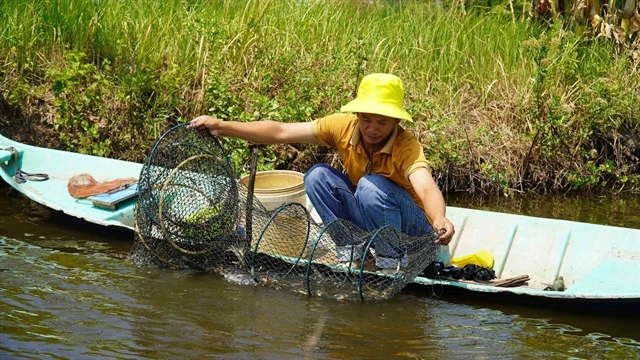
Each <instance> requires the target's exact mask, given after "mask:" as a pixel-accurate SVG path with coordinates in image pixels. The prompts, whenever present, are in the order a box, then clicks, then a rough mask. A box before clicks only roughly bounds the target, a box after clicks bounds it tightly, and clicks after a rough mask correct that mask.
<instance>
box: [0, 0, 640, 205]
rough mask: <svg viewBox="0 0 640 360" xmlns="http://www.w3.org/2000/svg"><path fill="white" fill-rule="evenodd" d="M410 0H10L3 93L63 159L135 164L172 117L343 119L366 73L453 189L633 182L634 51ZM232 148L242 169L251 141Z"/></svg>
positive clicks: (304, 150) (292, 162)
mask: <svg viewBox="0 0 640 360" xmlns="http://www.w3.org/2000/svg"><path fill="white" fill-rule="evenodd" d="M401 4H402V5H401V6H393V4H392V5H387V6H382V5H379V6H370V7H363V6H360V4H358V3H357V2H356V1H354V2H350V1H269V0H262V1H258V0H254V1H231V0H228V1H187V0H181V1H178V0H167V1H146V0H144V1H143V0H125V1H118V0H66V1H62V0H60V1H56V0H37V1H33V2H24V1H19V0H5V1H3V2H2V3H1V4H0V23H2V24H4V25H3V26H2V27H0V84H2V88H1V90H0V96H2V97H3V98H4V99H5V101H6V102H7V104H8V106H9V107H11V108H12V109H16V110H19V112H20V113H21V114H23V115H24V116H29V117H33V118H42V119H45V118H47V119H49V118H50V119H52V120H51V121H50V122H49V123H48V124H50V125H51V126H50V127H51V131H52V134H53V135H54V136H56V137H58V138H59V139H60V141H61V142H62V145H63V147H65V148H67V149H70V150H74V151H80V152H87V153H94V154H98V155H103V156H113V157H119V158H125V159H129V160H136V161H142V160H143V159H144V157H145V155H146V153H147V152H148V150H149V146H150V144H151V143H152V142H153V140H155V139H156V138H157V137H159V136H160V135H161V134H162V132H164V131H165V130H166V129H167V128H168V126H170V125H172V124H174V123H176V122H182V121H186V120H188V119H190V118H192V117H195V116H197V115H199V114H202V113H210V114H214V115H216V116H218V117H220V118H223V119H234V120H240V121H254V120H257V119H273V120H279V121H289V122H291V121H308V120H310V119H313V118H316V117H320V116H324V115H327V114H330V113H332V112H335V111H338V109H339V108H340V106H341V105H343V104H344V103H346V102H347V101H349V100H350V99H351V98H352V97H353V96H354V95H355V91H356V89H357V84H358V82H359V80H360V79H361V78H362V76H363V74H366V73H370V72H392V73H394V74H396V75H398V76H400V77H401V78H402V79H403V80H404V84H405V91H406V104H407V107H408V109H409V110H410V112H411V113H412V114H413V115H414V118H415V119H416V124H415V126H414V127H413V128H412V130H413V131H414V132H415V133H416V135H417V136H418V137H419V138H420V140H421V141H422V142H423V144H424V147H425V153H426V154H427V156H428V158H429V159H430V161H431V162H432V165H433V169H434V175H435V176H436V178H437V180H438V182H439V183H440V185H441V186H443V187H445V188H447V189H449V190H469V191H473V190H476V189H480V190H483V191H500V192H504V193H509V192H511V191H514V190H531V189H532V190H545V191H546V190H566V189H589V188H594V187H595V188H597V187H602V186H605V187H613V188H625V189H638V188H639V187H640V179H639V175H638V174H639V173H640V169H639V167H638V165H637V160H635V161H636V162H635V163H634V160H633V159H634V158H636V157H637V156H639V155H640V154H639V152H640V150H639V149H638V146H640V145H638V146H636V145H635V143H634V141H635V140H633V139H637V138H638V136H640V130H639V128H640V124H639V121H638V118H637V116H635V115H634V114H638V113H639V112H640V105H639V104H640V99H638V96H639V95H638V94H637V93H636V92H635V90H634V89H637V88H639V87H640V80H638V79H640V76H639V75H640V74H638V72H639V70H638V67H637V64H633V63H630V62H629V61H628V58H627V56H628V52H625V50H624V49H622V48H619V47H616V46H614V45H613V44H611V43H609V42H608V41H606V40H602V39H592V38H591V37H588V36H584V35H583V36H577V35H575V34H572V33H570V32H566V31H565V30H564V28H563V26H562V24H561V23H557V24H553V25H551V26H548V27H547V26H542V25H537V24H536V23H534V22H532V21H531V20H529V19H524V18H520V17H517V16H516V17H515V18H514V17H513V16H512V14H511V13H509V12H508V11H504V7H496V8H494V9H491V10H490V11H487V10H485V9H480V8H477V9H473V8H467V9H465V11H462V10H461V9H459V8H450V9H444V10H438V9H437V8H436V7H432V6H430V5H429V3H428V2H422V1H403V2H401ZM42 104H44V106H43V105H42ZM225 146H227V149H228V150H229V151H230V153H231V155H232V157H233V158H234V160H235V161H236V163H237V164H238V166H242V165H243V164H245V163H246V161H247V160H248V159H249V152H248V149H247V146H246V143H244V142H243V141H237V140H231V139H227V140H226V141H225ZM297 149H298V150H300V153H301V154H302V155H298V157H297V158H296V155H295V154H293V153H291V152H290V151H287V148H286V147H278V146H275V147H267V148H265V149H264V151H263V152H262V156H263V160H271V161H273V163H268V164H267V163H266V162H263V165H262V166H263V167H271V166H277V167H290V168H296V167H298V168H299V170H306V169H305V166H306V165H300V164H307V165H308V164H310V163H311V162H312V161H313V159H314V158H316V157H317V155H318V154H315V155H312V154H314V152H315V148H313V147H312V148H308V147H306V146H302V145H300V146H297ZM301 156H302V157H306V158H302V159H301V158H300V157H301Z"/></svg>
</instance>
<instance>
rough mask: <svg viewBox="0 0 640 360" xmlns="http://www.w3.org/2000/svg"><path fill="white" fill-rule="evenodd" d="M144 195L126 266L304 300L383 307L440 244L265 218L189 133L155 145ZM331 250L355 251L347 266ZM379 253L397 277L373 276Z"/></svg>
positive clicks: (299, 210)
mask: <svg viewBox="0 0 640 360" xmlns="http://www.w3.org/2000/svg"><path fill="white" fill-rule="evenodd" d="M251 179H253V177H252V178H251ZM251 179H250V182H249V187H251V186H252V184H253V182H252V180H251ZM138 189H139V190H138V191H139V193H138V202H137V206H136V211H135V221H136V235H135V236H136V239H135V241H134V245H133V248H132V251H131V254H130V259H132V260H133V261H134V262H135V263H137V264H139V265H148V264H153V265H156V266H160V267H169V268H194V269H200V270H206V271H216V272H219V273H221V274H222V275H223V276H225V277H226V278H228V279H233V280H234V281H236V282H239V283H244V284H253V285H263V286H271V287H276V288H279V289H288V290H291V291H295V292H300V293H304V294H307V295H314V296H324V297H331V298H337V299H359V300H380V299H388V298H390V297H392V296H393V295H395V294H396V293H398V292H399V291H400V290H401V289H402V288H403V287H404V286H405V285H407V284H408V283H409V282H411V281H412V280H413V279H414V278H415V277H416V276H417V275H418V274H419V273H421V272H422V270H423V269H424V268H425V267H426V266H427V265H428V264H429V263H430V262H431V261H433V260H434V259H435V256H436V252H437V248H438V245H437V244H435V242H434V241H435V239H436V235H435V234H433V235H428V236H424V237H419V238H415V237H410V236H407V235H405V234H402V233H400V232H398V231H397V230H395V229H393V228H391V227H383V228H380V229H378V230H376V231H373V232H366V231H364V230H362V229H360V228H358V227H356V226H355V225H353V224H352V223H351V222H349V221H346V220H336V221H333V222H331V223H329V224H317V223H316V222H315V221H314V220H313V218H312V217H311V215H310V213H309V211H308V210H307V208H306V207H305V206H304V205H303V204H298V203H285V204H283V205H282V206H280V207H279V208H277V209H275V210H273V211H267V210H266V209H265V208H264V206H262V204H261V203H260V201H259V200H258V199H257V198H256V197H255V196H253V194H252V190H250V189H248V188H247V186H245V185H244V184H243V183H242V182H241V181H239V178H238V177H237V176H236V172H235V171H234V169H233V167H232V166H231V164H230V161H229V159H228V157H227V155H226V153H225V151H224V149H223V148H222V146H221V145H220V143H219V142H218V141H217V139H216V138H215V137H212V136H210V135H208V134H206V133H202V132H199V131H196V130H193V129H188V128H187V127H186V126H184V125H178V126H176V127H174V128H172V129H171V130H169V131H167V132H166V133H165V134H164V135H163V136H162V137H161V138H160V139H159V140H158V141H157V142H156V144H155V145H154V147H153V149H152V150H151V153H150V155H149V157H148V159H147V161H146V163H145V164H144V166H143V168H142V171H141V173H140V179H139V185H138ZM334 240H339V241H338V243H340V244H348V245H347V248H351V249H353V250H352V253H351V254H348V255H351V256H350V257H349V256H348V258H350V259H351V260H350V261H346V262H338V261H337V254H336V246H335V242H334ZM382 247H386V249H389V247H391V248H392V249H393V250H394V251H393V252H394V253H396V254H398V256H397V259H392V261H395V262H394V264H393V265H394V266H393V267H389V266H387V268H386V269H379V268H377V267H376V265H375V264H376V261H375V256H376V255H375V254H376V248H379V249H380V248H382ZM361 254H362V255H361ZM343 257H344V254H343ZM387 260H388V258H387Z"/></svg>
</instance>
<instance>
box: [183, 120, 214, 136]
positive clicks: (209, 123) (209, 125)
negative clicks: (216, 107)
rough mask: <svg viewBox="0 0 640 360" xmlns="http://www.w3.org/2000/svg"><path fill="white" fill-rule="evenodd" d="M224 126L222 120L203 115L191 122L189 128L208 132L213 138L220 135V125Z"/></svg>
mask: <svg viewBox="0 0 640 360" xmlns="http://www.w3.org/2000/svg"><path fill="white" fill-rule="evenodd" d="M221 124H222V120H220V119H217V118H214V117H213V116H209V115H201V116H198V117H197V118H195V119H193V120H191V122H190V123H189V125H187V127H188V128H195V129H197V130H200V131H208V132H209V134H211V135H213V136H218V135H221V134H220V127H221V126H220V125H221Z"/></svg>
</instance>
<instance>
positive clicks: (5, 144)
mask: <svg viewBox="0 0 640 360" xmlns="http://www.w3.org/2000/svg"><path fill="white" fill-rule="evenodd" d="M141 169H142V164H137V163H133V162H128V161H122V160H116V159H109V158H104V157H99V156H91V155H84V154H78V153H73V152H67V151H60V150H53V149H47V148H41V147H36V146H30V145H25V144H21V143H19V142H16V141H12V140H10V139H7V138H6V137H3V136H1V135H0V177H2V179H3V180H4V181H5V182H7V183H8V184H9V185H10V186H11V187H13V188H14V189H16V190H17V191H19V192H21V193H22V194H24V195H25V196H27V197H28V198H30V199H31V200H33V201H35V202H37V203H40V204H42V205H44V206H46V207H48V208H50V209H53V210H56V211H60V212H63V213H65V214H67V215H70V216H73V217H77V218H81V219H84V220H86V221H88V222H90V223H94V224H98V225H102V226H109V227H115V228H124V229H128V230H133V228H134V222H133V209H134V206H135V199H134V198H133V197H131V196H130V195H135V188H132V189H129V191H130V192H131V194H126V193H119V194H118V195H117V196H114V197H121V196H123V197H129V198H128V200H126V201H123V202H120V203H118V206H117V209H108V208H104V207H100V206H96V205H95V204H94V202H92V201H90V200H87V199H75V198H73V197H71V195H69V191H68V190H67V183H68V182H69V179H70V178H71V177H72V176H74V175H78V174H81V173H88V174H90V175H92V176H93V177H94V178H95V179H96V180H97V181H100V182H102V181H109V180H113V179H115V178H128V177H132V178H136V179H137V178H138V177H139V176H140V170H141ZM18 170H19V171H24V172H27V173H38V174H46V175H47V176H48V180H46V181H36V180H38V179H37V178H34V179H33V180H27V181H25V182H22V183H21V182H20V176H18V178H16V173H17V172H18ZM18 174H19V173H18ZM105 197H106V198H105ZM99 200H100V199H99ZM101 200H103V203H104V204H106V203H109V200H110V199H109V197H108V196H104V197H103V198H102V199H101Z"/></svg>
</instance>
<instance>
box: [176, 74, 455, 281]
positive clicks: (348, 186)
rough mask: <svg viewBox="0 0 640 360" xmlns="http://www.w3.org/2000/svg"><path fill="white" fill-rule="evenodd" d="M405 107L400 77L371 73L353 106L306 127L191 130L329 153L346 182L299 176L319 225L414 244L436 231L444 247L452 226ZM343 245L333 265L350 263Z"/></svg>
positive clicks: (388, 258)
mask: <svg viewBox="0 0 640 360" xmlns="http://www.w3.org/2000/svg"><path fill="white" fill-rule="evenodd" d="M403 100H404V89H403V86H402V81H401V80H400V79H399V78H398V77H396V76H394V75H391V74H369V75H367V76H365V77H364V78H363V79H362V82H361V83H360V86H359V88H358V94H357V97H356V99H354V100H352V101H351V102H349V103H348V104H346V105H345V106H343V107H342V108H341V109H340V110H341V112H340V113H337V114H333V115H329V116H327V117H323V118H320V119H316V120H313V121H311V122H302V123H283V122H277V121H268V120H262V121H254V122H237V121H222V120H219V119H217V118H215V117H212V116H208V115H202V116H199V117H197V118H195V119H193V120H192V121H191V123H190V124H189V127H191V128H196V129H199V130H207V131H208V132H209V133H210V134H211V135H214V136H228V137H234V138H240V139H244V140H247V141H251V142H254V143H258V144H276V143H305V142H306V143H316V144H321V145H325V146H331V147H334V148H336V149H337V150H338V152H339V154H340V156H341V159H342V163H343V165H344V169H345V171H346V175H345V174H344V173H342V172H341V171H339V170H338V169H335V168H333V167H331V166H329V165H328V164H316V165H314V166H313V167H311V169H309V171H308V172H307V173H306V174H305V177H304V185H305V189H306V192H307V195H308V196H309V199H310V200H311V203H312V204H313V206H314V207H315V209H316V211H317V212H318V215H319V216H320V218H321V219H322V221H323V223H324V224H328V223H329V222H331V221H333V220H335V219H337V218H341V219H346V220H349V221H351V222H352V223H353V224H355V225H357V226H358V227H360V228H361V229H363V230H366V231H369V232H370V231H374V230H376V229H378V228H380V227H382V226H385V225H390V226H392V227H393V228H395V229H396V230H399V231H401V232H402V233H404V234H407V235H409V236H414V237H419V236H424V235H426V234H429V233H430V232H431V233H432V232H433V231H434V229H438V233H439V236H438V237H437V240H436V243H439V244H440V245H447V244H448V243H449V242H450V241H451V238H452V236H453V234H454V231H455V230H454V226H453V224H452V223H451V221H449V219H447V217H446V213H445V211H446V206H445V201H444V198H443V196H442V193H441V191H440V189H439V188H438V185H437V184H436V183H435V181H434V180H433V177H432V176H431V172H430V170H429V165H428V163H427V160H426V159H425V156H424V152H423V150H422V145H421V144H420V142H419V141H418V140H417V139H416V137H415V136H414V135H413V134H412V133H411V132H409V131H406V130H404V129H403V128H402V127H401V126H400V120H405V121H408V122H413V120H412V118H411V116H410V115H409V113H407V111H406V110H405V109H404V108H403V106H402V102H403ZM341 239H342V238H341V237H340V236H337V237H334V242H336V250H337V256H338V259H337V260H338V261H339V262H347V261H350V257H352V248H353V246H352V245H353V244H352V243H341ZM374 246H375V244H374ZM363 247H364V244H363V245H362V246H361V248H360V249H357V250H356V251H354V254H353V259H352V260H354V261H356V260H359V259H360V258H361V256H362V251H363V249H362V248H363ZM375 247H376V250H375V251H376V256H375V259H376V266H377V267H378V268H382V269H385V268H387V269H388V268H395V267H396V265H397V263H398V260H397V259H398V254H397V253H396V252H395V250H394V249H393V247H389V246H379V247H378V246H375ZM403 262H405V261H404V260H403Z"/></svg>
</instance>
